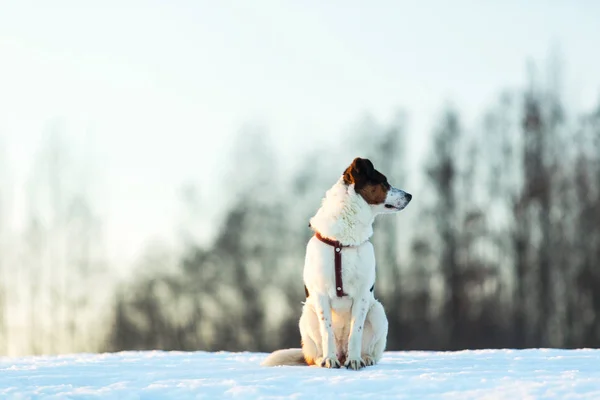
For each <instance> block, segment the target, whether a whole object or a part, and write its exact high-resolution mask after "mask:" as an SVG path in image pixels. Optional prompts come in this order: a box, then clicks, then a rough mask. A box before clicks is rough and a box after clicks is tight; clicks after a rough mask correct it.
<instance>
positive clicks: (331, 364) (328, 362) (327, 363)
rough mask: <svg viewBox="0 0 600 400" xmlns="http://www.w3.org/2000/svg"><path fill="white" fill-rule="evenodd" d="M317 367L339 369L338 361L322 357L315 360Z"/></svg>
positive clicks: (333, 358)
mask: <svg viewBox="0 0 600 400" xmlns="http://www.w3.org/2000/svg"><path fill="white" fill-rule="evenodd" d="M317 365H320V366H321V367H323V368H339V367H340V366H341V365H340V362H339V360H338V359H337V358H335V357H324V358H322V359H320V360H317Z"/></svg>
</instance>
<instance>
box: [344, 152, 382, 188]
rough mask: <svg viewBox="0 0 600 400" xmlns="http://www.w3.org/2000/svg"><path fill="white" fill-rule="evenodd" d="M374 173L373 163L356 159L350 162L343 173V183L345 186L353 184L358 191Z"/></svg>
mask: <svg viewBox="0 0 600 400" xmlns="http://www.w3.org/2000/svg"><path fill="white" fill-rule="evenodd" d="M374 171H375V167H373V163H372V162H371V161H370V160H368V159H366V158H360V157H356V158H355V159H354V161H352V164H350V166H349V167H348V168H346V171H344V183H345V184H346V185H351V184H353V183H354V186H355V187H356V188H357V189H360V188H361V187H362V186H364V185H365V184H366V183H367V182H368V180H369V179H370V178H371V177H372V176H373V172H374Z"/></svg>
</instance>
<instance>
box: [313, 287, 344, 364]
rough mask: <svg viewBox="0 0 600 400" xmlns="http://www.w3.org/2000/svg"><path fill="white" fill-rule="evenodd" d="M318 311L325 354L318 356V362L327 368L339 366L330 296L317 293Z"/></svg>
mask: <svg viewBox="0 0 600 400" xmlns="http://www.w3.org/2000/svg"><path fill="white" fill-rule="evenodd" d="M316 303H317V304H316V307H315V308H316V311H317V316H318V318H319V330H320V331H321V341H322V349H323V354H322V357H320V358H317V360H315V361H316V364H317V365H320V366H321V367H326V368H339V367H340V362H339V360H338V358H337V356H336V351H335V350H336V349H335V340H334V337H333V328H332V326H331V320H332V318H331V305H330V304H329V296H327V295H321V294H319V295H317V301H316Z"/></svg>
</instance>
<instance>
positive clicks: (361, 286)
mask: <svg viewBox="0 0 600 400" xmlns="http://www.w3.org/2000/svg"><path fill="white" fill-rule="evenodd" d="M411 199H412V195H410V194H408V193H406V192H404V191H403V190H400V189H396V188H394V187H392V186H391V185H390V184H389V183H388V181H387V178H386V177H385V175H383V174H382V173H381V172H379V171H377V170H376V169H375V168H374V167H373V163H372V162H371V161H369V160H368V159H364V158H355V159H354V160H353V161H352V164H351V165H350V166H349V167H348V168H347V169H346V170H345V171H344V173H343V175H342V176H341V177H340V179H339V180H338V181H337V182H336V183H335V184H334V185H333V186H332V187H331V189H329V190H328V191H327V193H326V195H325V198H324V199H323V201H322V204H321V207H320V208H319V210H318V211H317V213H316V214H315V216H314V217H312V218H311V219H310V224H309V226H310V227H311V228H312V230H313V231H314V232H315V235H314V236H313V237H312V238H311V239H310V240H309V242H308V244H307V247H306V259H305V263H304V289H305V292H306V301H305V303H304V306H303V308H302V315H301V317H300V323H299V326H300V336H301V338H302V348H301V349H285V350H277V351H275V352H273V353H271V354H270V355H269V356H268V357H267V358H266V359H265V360H264V361H263V363H262V365H263V366H276V365H317V366H321V367H325V368H340V367H341V366H342V365H343V366H345V367H347V368H349V369H353V370H358V369H360V368H363V367H365V366H371V365H374V364H376V363H377V362H379V360H380V359H381V356H382V355H383V352H384V350H385V345H386V341H387V331H388V321H387V317H386V315H385V311H384V309H383V306H382V305H381V303H380V302H379V301H377V300H376V299H375V297H374V293H373V288H374V286H375V252H374V250H373V245H372V244H371V242H370V241H369V239H370V237H371V236H372V235H373V222H374V220H375V217H376V216H377V215H379V214H390V213H395V212H398V211H400V210H402V209H404V208H405V207H406V206H407V205H408V203H409V202H410V201H411Z"/></svg>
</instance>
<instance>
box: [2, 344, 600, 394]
mask: <svg viewBox="0 0 600 400" xmlns="http://www.w3.org/2000/svg"><path fill="white" fill-rule="evenodd" d="M265 356H266V355H265V354H258V353H204V352H196V353H183V352H161V351H152V352H124V353H115V354H99V355H94V354H78V355H68V356H58V357H24V358H0V398H2V399H4V398H8V399H11V398H15V399H29V398H56V399H64V398H102V399H163V398H168V399H190V398H194V399H196V398H207V399H216V398H232V397H234V398H243V399H258V398H265V399H275V398H294V399H314V398H319V399H334V398H335V399H339V398H344V399H361V398H368V399H387V398H393V399H461V400H463V399H512V400H517V399H600V350H481V351H461V352H444V353H441V352H388V353H386V354H385V356H384V358H383V360H382V362H381V363H380V364H379V365H377V366H374V367H368V368H366V369H363V370H360V371H349V370H346V369H338V370H327V369H323V368H316V367H271V368H269V367H260V366H259V364H260V362H261V361H262V360H263V359H264V357H265Z"/></svg>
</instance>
